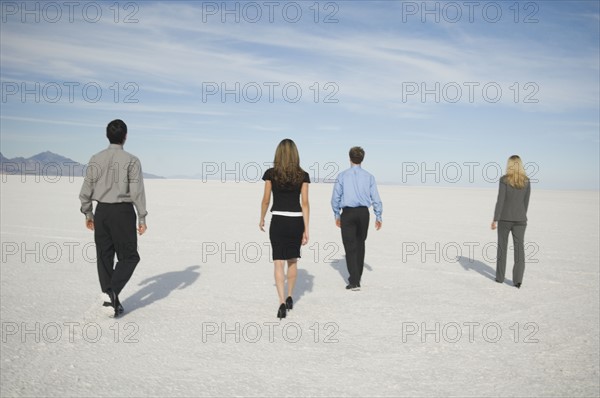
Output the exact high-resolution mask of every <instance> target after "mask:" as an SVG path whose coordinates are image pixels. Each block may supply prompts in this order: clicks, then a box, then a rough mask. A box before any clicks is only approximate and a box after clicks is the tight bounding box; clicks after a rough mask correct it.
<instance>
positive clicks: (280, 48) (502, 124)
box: [0, 1, 600, 190]
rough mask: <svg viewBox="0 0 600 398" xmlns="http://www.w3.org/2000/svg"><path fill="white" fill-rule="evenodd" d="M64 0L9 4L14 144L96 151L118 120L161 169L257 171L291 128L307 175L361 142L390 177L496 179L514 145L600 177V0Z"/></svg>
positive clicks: (418, 181) (25, 149)
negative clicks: (73, 0)
mask: <svg viewBox="0 0 600 398" xmlns="http://www.w3.org/2000/svg"><path fill="white" fill-rule="evenodd" d="M67 3H68V2H53V3H44V2H30V3H28V6H27V7H29V8H28V9H27V10H25V9H23V7H24V6H23V4H24V3H22V2H2V23H1V28H0V29H1V39H0V40H1V49H0V55H1V65H0V66H1V71H0V81H1V82H2V103H1V106H2V111H1V116H0V128H1V142H0V143H1V151H2V153H3V154H4V155H5V156H7V157H14V156H25V157H28V156H32V155H34V154H36V153H39V152H42V151H45V150H50V151H52V152H56V153H59V154H61V155H64V156H67V157H69V158H72V159H74V160H76V161H79V162H82V163H85V162H87V160H88V159H89V158H90V156H91V155H92V154H93V153H95V152H97V151H99V150H101V149H103V148H104V147H105V146H106V145H107V141H106V138H105V136H104V132H105V127H106V124H107V123H108V122H109V121H110V120H112V119H115V118H121V119H123V120H125V122H126V123H127V124H128V126H129V137H128V141H127V143H126V150H128V151H130V152H132V153H134V154H136V155H137V156H138V157H140V159H141V160H142V164H143V167H144V171H146V172H149V173H153V174H158V175H162V176H177V175H199V174H200V173H202V171H203V169H204V171H211V172H212V176H211V177H213V178H215V177H217V178H218V177H223V178H225V179H227V180H235V179H236V178H239V179H242V180H243V179H246V180H252V181H254V180H256V179H257V177H256V165H260V167H261V168H262V170H264V169H266V167H267V166H266V165H265V163H268V162H270V161H272V158H273V154H274V150H275V147H276V145H277V143H278V142H279V141H280V140H281V139H283V138H292V139H293V140H294V141H296V143H297V145H298V147H299V149H300V156H301V160H302V165H303V167H304V168H305V169H306V170H307V171H309V173H310V174H311V176H312V177H313V178H315V177H320V178H324V177H329V176H332V174H335V172H337V171H338V170H342V169H343V168H346V167H347V165H348V160H347V152H348V149H349V148H350V147H351V146H353V145H360V146H362V147H363V148H364V149H365V150H366V158H365V163H364V168H365V169H367V170H369V171H370V172H372V173H373V174H374V175H375V176H376V178H377V180H378V181H379V182H381V183H400V184H402V183H403V184H407V185H436V184H440V185H444V186H457V185H458V186H478V187H495V186H496V182H497V177H498V172H501V171H502V170H499V169H504V167H505V162H506V159H507V158H508V156H510V155H513V154H519V155H520V156H521V157H522V158H523V160H524V161H525V162H526V163H527V164H528V171H529V172H530V173H531V174H532V175H533V177H534V179H535V180H536V181H538V182H537V183H536V184H537V185H538V187H539V188H545V189H594V190H597V189H598V188H599V168H600V165H599V150H600V140H599V135H600V132H599V131H600V119H599V107H600V104H599V102H600V99H599V97H600V89H599V85H600V84H599V75H600V70H599V69H600V59H599V46H600V44H599V37H600V32H599V25H600V10H599V2H598V1H564V2H561V1H535V2H526V1H523V2H515V1H509V2H500V1H497V2H486V1H481V2H478V3H477V5H472V4H473V3H469V2H462V1H457V2H444V1H438V2H427V3H424V2H421V1H418V2H407V1H382V2H373V1H368V2H367V1H334V2H314V1H307V2H304V1H297V2H279V1H274V2H261V1H258V2H235V1H231V2H227V3H224V2H221V1H218V2H193V1H189V2H168V3H166V2H165V3H159V2H145V1H144V2H114V1H110V2H106V3H104V2H81V3H78V4H79V5H78V6H75V7H74V8H69V7H70V6H68V5H67ZM49 4H51V5H49ZM224 7H225V8H226V9H224ZM117 9H118V14H117ZM317 9H318V10H319V12H318V14H317V13H316V10H317ZM99 10H100V11H101V15H100V14H98V11H99ZM298 11H300V12H301V14H299V13H298ZM36 19H37V20H36ZM315 20H316V22H315ZM326 20H327V22H328V23H326V22H325V21H326ZM236 83H237V84H238V85H239V86H236ZM315 83H316V84H315ZM57 87H58V88H60V91H58V90H57ZM84 87H85V89H86V91H84ZM237 87H239V89H237ZM284 87H285V88H286V91H284V90H283V88H284ZM23 88H25V90H28V91H26V92H25V91H23ZM223 88H225V89H226V90H230V91H229V94H226V95H223V90H222V89H223ZM257 88H260V90H261V93H260V94H261V95H259V92H258V91H257ZM70 90H72V93H70V92H69V91H70ZM211 90H212V91H211ZM215 90H216V91H215ZM270 90H272V91H270ZM298 90H301V94H300V91H298ZM499 90H500V91H499ZM97 93H101V94H102V96H101V98H99V99H97V100H96V95H97ZM316 93H318V98H316V97H315V94H316ZM70 94H72V95H71V96H70ZM115 94H118V97H117V96H116V95H115ZM236 94H237V95H238V96H239V98H238V101H236ZM225 169H227V170H229V172H228V173H229V174H224V170H225Z"/></svg>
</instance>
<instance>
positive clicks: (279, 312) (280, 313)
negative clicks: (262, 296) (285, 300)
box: [277, 304, 286, 320]
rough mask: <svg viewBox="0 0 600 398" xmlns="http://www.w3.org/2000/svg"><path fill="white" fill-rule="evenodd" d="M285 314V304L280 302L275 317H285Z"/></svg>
mask: <svg viewBox="0 0 600 398" xmlns="http://www.w3.org/2000/svg"><path fill="white" fill-rule="evenodd" d="M285 315H286V308H285V304H281V305H280V306H279V310H277V318H279V320H281V319H283V318H285Z"/></svg>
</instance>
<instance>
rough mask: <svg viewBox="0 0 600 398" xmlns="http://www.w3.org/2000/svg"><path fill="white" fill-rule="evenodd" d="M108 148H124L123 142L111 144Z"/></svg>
mask: <svg viewBox="0 0 600 398" xmlns="http://www.w3.org/2000/svg"><path fill="white" fill-rule="evenodd" d="M108 149H123V145H121V144H110V145H109V146H108Z"/></svg>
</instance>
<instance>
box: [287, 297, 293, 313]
mask: <svg viewBox="0 0 600 398" xmlns="http://www.w3.org/2000/svg"><path fill="white" fill-rule="evenodd" d="M285 308H287V310H288V311H289V310H291V309H293V308H294V299H293V298H292V296H288V298H286V299H285Z"/></svg>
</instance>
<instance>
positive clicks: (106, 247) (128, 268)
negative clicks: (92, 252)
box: [79, 119, 148, 317]
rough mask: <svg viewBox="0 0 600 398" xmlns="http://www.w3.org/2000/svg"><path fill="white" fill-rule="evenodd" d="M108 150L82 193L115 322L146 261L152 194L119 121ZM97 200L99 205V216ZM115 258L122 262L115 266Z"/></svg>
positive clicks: (109, 132)
mask: <svg viewBox="0 0 600 398" xmlns="http://www.w3.org/2000/svg"><path fill="white" fill-rule="evenodd" d="M106 137H108V140H109V141H110V145H109V146H108V148H107V149H105V150H103V151H101V152H99V153H97V154H95V155H94V156H92V158H91V159H90V162H89V163H88V166H87V169H86V175H85V179H84V180H83V186H82V187H81V192H80V193H79V199H80V200H81V212H82V213H83V214H85V225H86V227H87V228H88V229H90V230H92V231H94V240H95V242H96V258H97V263H98V277H99V279H100V288H101V289H102V291H103V292H104V293H106V294H108V296H109V298H110V303H111V305H112V307H113V308H114V310H115V317H117V316H119V315H120V314H121V313H123V306H122V305H121V303H120V301H119V293H121V290H123V288H124V287H125V285H126V284H127V282H128V281H129V279H130V278H131V275H133V271H134V270H135V267H136V265H137V264H138V263H139V261H140V256H139V254H138V251H137V235H136V213H135V211H134V206H135V210H137V217H138V223H137V233H139V234H140V235H142V234H143V233H144V232H146V215H147V214H148V212H147V211H146V194H145V192H144V178H143V175H142V165H141V163H140V161H139V159H138V158H137V157H135V156H133V155H131V154H130V153H127V152H125V151H124V150H123V144H124V143H125V140H126V139H127V125H126V124H125V123H124V122H123V121H122V120H118V119H117V120H113V121H112V122H110V123H109V124H108V126H107V127H106ZM92 201H96V202H98V204H97V205H96V213H95V214H94V213H93V210H92ZM115 254H116V255H117V259H118V262H117V263H116V265H115V263H114V261H115Z"/></svg>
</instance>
